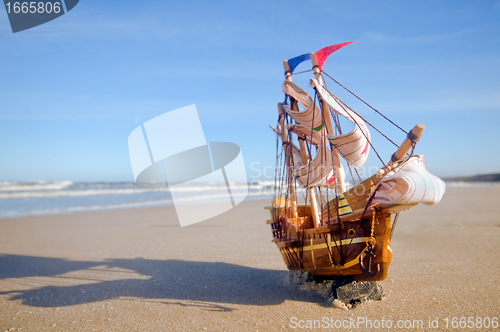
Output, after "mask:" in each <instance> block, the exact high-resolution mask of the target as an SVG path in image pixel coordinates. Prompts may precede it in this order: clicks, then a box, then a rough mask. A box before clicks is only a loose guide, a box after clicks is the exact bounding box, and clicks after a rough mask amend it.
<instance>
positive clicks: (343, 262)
mask: <svg viewBox="0 0 500 332" xmlns="http://www.w3.org/2000/svg"><path fill="white" fill-rule="evenodd" d="M373 180H374V179H373V178H370V179H368V180H366V181H364V182H362V183H361V184H359V185H357V186H355V187H353V188H352V189H351V190H349V191H347V192H346V193H344V195H343V196H344V197H345V199H346V200H348V201H349V200H350V201H351V202H358V204H352V206H354V207H358V209H357V210H355V211H353V213H351V214H348V215H345V216H339V217H338V218H337V220H335V219H334V220H329V221H330V222H327V223H325V225H323V226H320V227H313V217H312V215H311V207H310V205H302V206H300V205H299V206H297V212H298V217H297V218H293V217H292V216H291V211H292V206H291V204H290V203H291V202H289V201H288V202H287V201H286V200H285V199H275V200H274V201H273V205H272V206H270V207H266V209H268V210H269V211H270V214H271V219H269V220H268V221H267V223H268V224H270V225H271V229H272V234H273V242H275V243H276V245H277V247H278V249H279V251H280V253H281V255H282V257H283V260H284V262H285V264H286V266H287V268H288V269H289V270H297V271H305V272H308V273H309V274H310V275H312V276H316V277H321V278H324V279H331V278H336V277H339V276H352V277H353V278H354V280H373V281H377V280H384V279H385V278H386V277H387V273H388V269H389V265H390V263H391V260H392V249H391V246H390V238H391V230H392V224H393V218H392V217H393V216H394V215H395V214H394V213H391V212H389V210H388V209H384V210H385V211H383V210H382V211H381V210H380V208H379V206H378V205H373V206H368V207H366V204H365V205H364V206H363V204H362V202H363V201H364V202H367V198H368V197H369V194H366V193H370V188H372V187H373V185H374V183H373ZM356 192H361V193H363V194H359V195H357V194H356ZM350 206H351V205H350ZM329 208H330V209H331V210H332V211H335V210H336V202H335V201H332V202H331V203H330V204H329V205H328V206H326V207H325V208H324V211H323V213H324V215H328V209H329ZM370 246H371V249H372V251H370V250H369V249H370ZM371 255H372V256H371ZM370 256H371V257H370ZM363 270H364V271H363Z"/></svg>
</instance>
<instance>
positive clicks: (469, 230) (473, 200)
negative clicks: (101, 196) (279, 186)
mask: <svg viewBox="0 0 500 332" xmlns="http://www.w3.org/2000/svg"><path fill="white" fill-rule="evenodd" d="M498 198H500V186H484V187H469V188H448V190H447V193H446V194H445V196H444V198H443V201H442V202H441V203H440V204H438V205H436V206H432V207H428V206H425V205H423V206H418V207H415V208H413V209H411V210H409V211H406V212H405V213H403V214H401V216H400V218H399V221H398V224H397V228H396V230H395V235H394V238H393V242H392V247H393V250H394V254H393V261H392V264H391V266H390V270H389V276H388V278H387V279H386V280H385V281H383V282H380V284H381V285H382V287H383V289H384V291H385V294H386V296H385V299H384V300H383V301H378V302H371V303H367V304H364V305H361V306H359V307H357V308H356V309H354V310H350V311H343V310H339V309H335V308H333V307H332V306H331V304H330V303H329V302H328V301H327V300H326V299H325V298H324V297H322V296H320V295H319V294H316V293H311V292H307V291H304V290H301V289H300V288H299V287H297V286H293V285H287V284H285V282H284V280H285V278H286V276H287V274H288V271H287V269H286V267H285V265H284V263H283V261H282V259H281V256H280V254H279V252H278V250H277V249H276V246H275V244H273V243H272V242H271V231H270V229H269V225H266V223H265V221H266V219H268V218H269V215H268V211H266V210H264V209H263V207H264V206H265V205H268V204H269V202H267V201H248V202H244V203H242V204H241V205H239V206H238V207H237V208H235V209H233V210H231V211H229V212H227V213H225V214H223V215H221V216H218V217H215V218H213V219H211V220H208V221H205V222H202V223H199V224H195V225H192V226H188V227H184V228H181V227H179V225H178V223H177V220H176V214H175V210H174V209H173V207H157V208H148V209H131V210H115V211H103V212H89V213H79V214H73V215H57V216H44V217H32V218H22V219H9V220H0V331H44V330H47V331H93V330H97V331H170V330H172V331H198V330H201V331H204V330H208V331H278V330H301V327H305V326H307V324H313V322H314V320H318V321H321V322H322V325H321V326H322V327H324V328H325V329H327V330H349V329H350V330H359V331H366V330H378V331H380V330H387V327H388V326H386V328H385V329H383V328H382V327H381V326H380V325H379V328H376V326H374V327H373V328H372V329H370V328H369V327H370V326H369V325H367V324H368V320H371V321H372V324H375V325H377V323H376V322H378V324H381V323H382V320H384V322H385V324H387V321H391V322H392V326H391V328H389V330H392V329H394V330H397V329H398V326H397V324H398V322H403V323H399V326H400V327H402V328H399V329H401V330H403V329H404V330H423V329H424V330H460V331H467V330H476V331H477V330H485V331H490V330H495V329H492V328H491V326H490V328H485V327H484V325H481V327H479V321H481V322H482V324H485V323H486V319H488V321H492V319H493V318H494V317H496V319H498V317H499V316H500V305H499V303H500V302H499V296H500V288H499V277H500V240H499V238H500V217H499V216H500V204H498ZM462 317H464V318H465V319H466V320H467V319H468V318H469V317H473V320H474V324H475V325H474V328H470V327H464V328H460V327H458V328H456V329H453V328H452V320H453V319H454V318H457V319H458V320H460V318H462ZM447 319H448V328H447V327H446V322H447ZM363 320H364V323H362V321H363ZM418 321H422V322H423V329H422V327H421V326H419V325H418V324H419V323H418ZM429 321H431V323H429ZM325 322H328V326H327V324H326V323H325ZM338 322H340V323H338ZM353 322H354V323H353ZM436 323H437V325H436ZM334 324H337V327H341V328H340V329H336V328H335V325H334ZM339 324H343V325H341V326H340V325H339ZM429 324H431V326H429ZM469 324H470V323H469ZM316 326H317V327H319V326H318V325H316ZM294 328H295V329H294ZM318 329H319V328H318ZM496 330H500V328H497V329H496Z"/></svg>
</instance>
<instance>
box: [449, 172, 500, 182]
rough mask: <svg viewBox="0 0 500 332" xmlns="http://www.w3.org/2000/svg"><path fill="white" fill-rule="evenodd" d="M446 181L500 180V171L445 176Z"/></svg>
mask: <svg viewBox="0 0 500 332" xmlns="http://www.w3.org/2000/svg"><path fill="white" fill-rule="evenodd" d="M443 180H444V181H445V182H500V173H494V174H480V175H473V176H457V177H450V178H443Z"/></svg>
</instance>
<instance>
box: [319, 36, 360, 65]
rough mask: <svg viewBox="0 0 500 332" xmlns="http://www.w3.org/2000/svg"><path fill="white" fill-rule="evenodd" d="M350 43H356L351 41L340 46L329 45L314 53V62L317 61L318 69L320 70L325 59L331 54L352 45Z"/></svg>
mask: <svg viewBox="0 0 500 332" xmlns="http://www.w3.org/2000/svg"><path fill="white" fill-rule="evenodd" d="M352 43H357V41H352V42H345V43H340V44H335V45H330V46H327V47H325V48H322V49H320V50H319V51H317V52H316V53H314V54H315V55H316V60H317V61H318V67H319V69H320V70H321V67H323V63H325V61H326V59H327V58H328V57H329V56H330V54H332V53H333V52H335V51H337V50H339V49H341V48H342V47H344V46H346V45H349V44H352Z"/></svg>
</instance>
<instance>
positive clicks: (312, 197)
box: [280, 60, 321, 227]
mask: <svg viewBox="0 0 500 332" xmlns="http://www.w3.org/2000/svg"><path fill="white" fill-rule="evenodd" d="M283 68H284V69H285V78H286V80H287V81H289V82H291V81H292V74H291V73H290V66H289V64H288V61H287V60H283ZM291 104H292V105H291V106H292V108H293V110H294V111H298V110H299V109H298V108H299V107H298V105H297V101H295V100H292V102H291ZM280 105H281V104H280ZM281 111H282V110H281ZM299 146H300V156H301V158H302V163H303V164H304V165H306V164H307V163H308V156H307V151H306V145H305V143H304V139H303V138H302V137H299ZM290 152H291V151H290ZM307 190H308V191H309V200H310V201H311V214H312V217H313V221H314V227H319V226H320V225H321V219H320V214H319V209H318V202H317V200H316V193H315V192H314V188H313V187H309V188H307ZM305 204H307V202H305Z"/></svg>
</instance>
